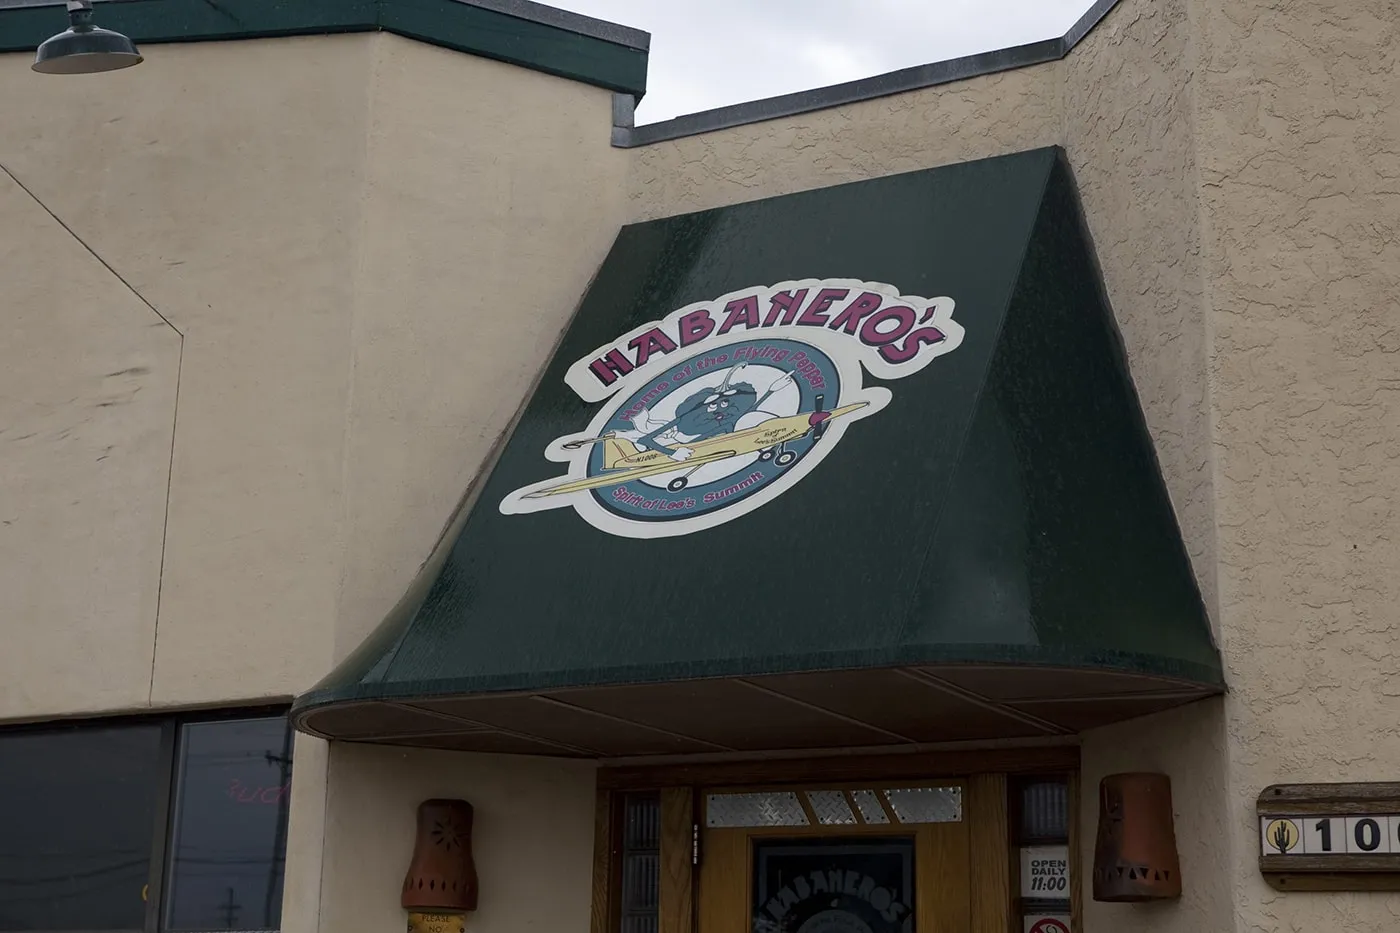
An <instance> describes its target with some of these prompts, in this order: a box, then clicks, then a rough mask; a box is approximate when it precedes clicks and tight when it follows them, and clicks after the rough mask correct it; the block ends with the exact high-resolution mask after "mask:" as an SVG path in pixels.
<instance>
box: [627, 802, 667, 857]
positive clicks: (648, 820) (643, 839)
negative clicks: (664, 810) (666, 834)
mask: <svg viewBox="0 0 1400 933" xmlns="http://www.w3.org/2000/svg"><path fill="white" fill-rule="evenodd" d="M623 823H624V830H625V831H624V832H623V834H622V845H623V847H624V848H626V849H631V850H637V849H657V848H659V847H660V845H661V798H660V795H659V794H628V795H627V798H626V800H625V802H624V803H623Z"/></svg>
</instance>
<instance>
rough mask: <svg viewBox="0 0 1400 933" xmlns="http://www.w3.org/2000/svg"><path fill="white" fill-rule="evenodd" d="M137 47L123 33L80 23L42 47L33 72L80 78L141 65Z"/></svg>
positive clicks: (36, 56) (35, 60)
mask: <svg viewBox="0 0 1400 933" xmlns="http://www.w3.org/2000/svg"><path fill="white" fill-rule="evenodd" d="M141 61H142V56H141V53H140V52H138V51H137V50H136V43H134V42H132V41H131V40H130V39H128V38H127V37H126V36H124V35H122V34H121V33H119V32H112V31H111V30H110V29H102V28H99V27H97V26H94V25H92V24H91V23H82V22H76V23H74V25H72V26H71V27H69V28H68V29H65V30H64V31H63V32H61V33H59V34H58V35H56V36H54V37H52V38H50V39H47V40H45V41H44V44H43V45H41V46H39V51H38V53H37V54H36V55H35V56H34V64H33V66H32V67H33V68H34V70H35V71H38V72H40V73H42V74H50V75H78V74H92V73H94V72H98V71H115V70H116V69H118V68H129V67H131V66H132V65H139V64H140V63H141Z"/></svg>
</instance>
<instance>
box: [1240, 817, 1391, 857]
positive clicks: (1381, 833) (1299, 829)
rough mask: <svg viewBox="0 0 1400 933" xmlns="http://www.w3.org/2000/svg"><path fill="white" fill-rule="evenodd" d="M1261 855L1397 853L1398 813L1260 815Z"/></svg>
mask: <svg viewBox="0 0 1400 933" xmlns="http://www.w3.org/2000/svg"><path fill="white" fill-rule="evenodd" d="M1259 832H1260V842H1261V844H1262V846H1263V849H1264V854H1265V855H1392V854H1400V816H1281V817H1261V818H1260V820H1259Z"/></svg>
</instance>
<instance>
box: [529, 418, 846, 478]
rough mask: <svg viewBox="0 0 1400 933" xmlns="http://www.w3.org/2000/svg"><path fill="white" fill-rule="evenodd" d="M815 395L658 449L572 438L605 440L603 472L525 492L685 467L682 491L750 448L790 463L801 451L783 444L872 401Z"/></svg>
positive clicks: (821, 430) (608, 438)
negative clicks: (680, 454) (761, 417)
mask: <svg viewBox="0 0 1400 933" xmlns="http://www.w3.org/2000/svg"><path fill="white" fill-rule="evenodd" d="M814 401H815V403H816V404H815V405H814V406H813V408H814V410H813V411H810V412H799V413H798V414H795V415H788V416H787V417H782V418H770V419H768V420H767V421H765V422H763V423H762V424H759V425H756V426H754V427H752V428H745V429H743V430H740V431H733V432H730V433H727V434H720V435H718V436H716V437H711V438H707V439H704V440H696V441H691V442H689V443H686V444H677V445H675V446H666V445H659V449H648V450H643V449H642V448H640V447H638V446H637V445H636V444H634V443H633V442H632V441H630V440H628V439H627V438H624V437H619V436H617V435H616V434H613V433H608V434H604V435H603V436H602V437H593V438H588V439H587V440H581V441H573V442H572V443H569V444H565V445H564V446H565V447H566V448H568V449H570V450H576V449H578V448H579V447H584V446H587V445H590V444H602V445H603V471H604V472H602V473H600V474H598V475H597V476H590V477H588V478H587V479H579V480H569V481H568V482H563V483H559V484H557V485H554V486H547V487H545V488H544V489H537V490H535V491H534V492H531V493H527V494H526V496H525V498H527V499H540V498H543V497H545V496H562V495H566V494H568V493H571V492H581V491H583V490H585V489H600V488H602V487H604V486H615V485H617V484H618V483H625V482H627V481H628V480H634V479H644V478H646V477H648V476H659V475H661V474H663V473H675V472H676V471H678V470H684V471H685V473H684V474H682V475H681V476H677V477H675V478H674V479H672V480H671V481H670V482H668V483H667V484H666V489H667V490H669V491H670V492H680V491H681V490H682V489H684V488H685V487H686V486H687V485H688V484H689V482H690V475H691V474H692V473H694V472H695V471H696V470H698V469H700V468H701V467H702V466H707V465H709V464H711V463H716V462H718V461H720V460H728V459H731V458H733V457H742V456H745V455H747V454H752V453H757V454H758V459H759V460H760V461H763V462H767V461H769V460H772V461H773V462H774V463H776V464H777V465H778V466H779V467H787V466H790V465H791V464H792V463H793V461H795V460H796V459H797V454H796V453H794V452H793V451H791V450H787V449H786V447H785V445H787V444H788V443H791V442H792V441H796V440H799V439H801V438H803V437H806V436H807V435H808V434H809V433H810V434H811V435H812V436H813V439H814V440H821V438H822V435H824V434H825V433H826V430H827V427H828V426H829V425H830V424H831V422H832V421H835V420H836V419H837V418H844V417H845V416H846V415H849V414H851V413H852V412H855V411H859V410H860V409H862V408H864V407H866V406H867V405H868V404H870V403H869V402H856V403H855V404H853V405H845V406H843V407H841V408H836V409H833V410H831V411H826V410H824V409H823V408H822V402H823V397H822V396H820V395H818V396H817V397H816V399H815V400H814ZM681 447H685V448H686V449H688V450H690V451H691V455H690V456H689V457H688V458H687V459H685V460H676V459H675V458H674V457H672V454H673V453H675V452H676V451H677V450H679V449H680V448H681Z"/></svg>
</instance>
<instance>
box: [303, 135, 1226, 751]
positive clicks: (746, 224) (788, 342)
mask: <svg viewBox="0 0 1400 933" xmlns="http://www.w3.org/2000/svg"><path fill="white" fill-rule="evenodd" d="M541 274H548V270H541ZM503 313H504V312H503ZM516 313H527V312H526V311H525V310H520V309H517V312H516ZM1222 689H1223V678H1222V671H1221V665H1220V660H1219V655H1218V652H1217V650H1216V647H1215V645H1214V643H1213V641H1212V637H1211V631H1210V625H1209V621H1208V619H1207V616H1206V613H1205V610H1204V607H1203V604H1202V600H1201V596H1200V593H1199V590H1198V588H1197V585H1196V582H1195V579H1194V577H1193V575H1192V571H1191V566H1190V563H1189V561H1188V559H1187V555H1186V549H1185V547H1184V546H1183V543H1182V540H1181V536H1180V532H1179V530H1178V526H1177V522H1176V519H1175V516H1174V513H1173V511H1172V507H1171V503H1170V501H1169V499H1168V496H1167V492H1166V489H1165V486H1164V484H1163V482H1162V479H1161V476H1160V473H1159V470H1158V466H1157V463H1156V460H1155V456H1154V452H1153V447H1152V442H1151V439H1150V437H1149V435H1148V432H1147V428H1146V425H1145V422H1144V419H1143V416H1142V413H1141V410H1140V407H1139V404H1138V401H1137V398H1136V395H1135V392H1134V388H1133V384H1132V381H1131V378H1130V376H1129V373H1128V365H1127V360H1126V356H1125V353H1124V350H1123V346H1122V341H1121V339H1120V337H1119V335H1118V332H1117V329H1116V325H1115V323H1114V319H1113V316H1112V313H1111V311H1110V309H1109V307H1108V302H1107V299H1106V297H1105V292H1104V288H1103V285H1102V281H1101V279H1100V275H1099V272H1098V269H1097V266H1096V263H1095V260H1094V256H1093V252H1092V247H1091V245H1090V241H1089V237H1088V234H1087V230H1086V227H1085V224H1084V220H1083V216H1082V212H1081V210H1080V206H1079V202H1078V197H1077V193H1076V191H1075V188H1074V184H1073V179H1072V176H1071V173H1070V171H1069V169H1068V167H1067V165H1066V163H1065V160H1064V157H1063V153H1062V152H1060V151H1059V150H1058V149H1041V150H1036V151H1032V152H1026V153H1020V154H1016V155H1011V156H1004V157H999V158H994V159H986V160H981V161H977V162H970V163H965V164H961V165H954V166H949V167H945V168H938V169H932V170H927V171H920V172H912V173H908V174H903V175H897V176H892V177H886V178H880V179H875V180H871V181H864V182H856V183H852V184H845V185H839V186H835V187H830V188H825V189H820V190H816V191H808V192H802V193H799V194H793V195H787V196H783V197H777V198H769V199H766V200H761V201H756V202H752V203H747V204H740V205H735V206H731V207H726V208H720V209H716V210H710V211H703V212H699V213H694V214H687V215H683V216H678V217H672V218H667V219H663V220H657V221H651V222H647V223H640V224H634V225H630V226H628V227H625V228H624V229H623V230H622V231H621V233H620V234H619V236H618V238H617V241H616V243H615V244H614V246H613V249H612V251H611V253H610V254H609V256H608V258H607V259H606V261H605V262H604V263H603V266H602V267H601V269H600V270H599V273H598V275H597V277H596V279H595V280H594V282H593V284H592V286H591V287H590V288H589V290H588V293H587V295H586V296H585V297H584V299H583V301H582V303H581V305H580V307H579V310H578V312H577V314H576V316H575V318H574V320H573V321H572V323H571V324H570V325H569V327H568V329H567V330H566V332H565V333H564V334H563V337H562V340H561V342H560V345H559V347H558V349H557V351H556V353H555V356H554V358H553V359H552V360H551V361H550V362H549V364H548V366H547V367H546V369H545V371H544V373H543V376H542V378H541V381H540V383H539V385H538V387H537V388H536V389H535V391H534V393H533V395H532V396H531V398H530V399H529V401H528V402H527V404H526V406H525V407H524V409H523V410H522V413H521V415H520V418H519V419H518V422H517V424H516V425H515V426H514V428H513V430H512V432H511V433H510V434H509V437H508V439H507V440H506V441H505V443H504V444H503V445H502V447H501V449H500V450H499V451H498V456H497V459H496V460H495V462H494V463H493V464H492V465H491V466H490V467H489V469H488V470H486V471H484V472H483V474H482V477H481V478H480V479H479V481H478V483H477V485H476V487H475V488H474V489H473V490H472V491H471V493H470V494H469V495H468V497H467V498H466V499H465V500H464V503H463V506H462V508H461V510H460V512H459V514H458V516H457V517H456V518H455V519H454V520H453V522H452V523H451V525H450V526H449V528H448V531H447V532H446V534H445V535H444V537H443V539H442V541H441V543H440V545H439V547H438V549H437V551H436V553H435V554H434V556H433V558H432V559H431V560H430V561H429V562H428V563H427V564H426V565H425V567H424V568H423V571H422V572H421V574H420V577H419V580H418V582H417V583H416V584H415V585H414V588H413V590H412V591H411V592H410V593H409V594H408V595H407V596H406V597H405V598H404V600H403V601H402V602H401V604H400V605H399V607H398V609H396V610H395V612H394V613H393V614H392V615H391V617H390V618H389V619H388V620H386V621H385V623H384V624H383V625H382V626H381V627H380V629H379V630H378V631H377V632H376V633H375V634H374V635H373V636H372V637H371V638H370V639H369V640H368V641H367V642H366V643H365V644H364V645H363V646H361V648H360V649H359V650H358V651H357V652H356V653H355V654H354V655H353V656H351V657H350V658H349V659H347V660H346V661H345V662H344V663H343V664H341V665H340V667H339V668H337V669H336V670H335V671H334V672H333V673H332V674H331V675H330V676H328V677H327V678H325V679H324V680H323V681H322V682H321V683H320V684H318V685H317V686H316V687H315V688H314V689H313V690H312V691H310V692H309V693H308V694H306V695H305V696H303V697H301V698H300V699H299V700H298V701H297V703H296V705H295V708H294V713H293V714H294V717H295V720H296V723H297V725H298V727H299V728H300V729H302V730H304V731H306V732H309V733H312V734H315V735H320V736H324V737H327V738H334V739H347V740H356V741H373V742H388V743H396V744H410V745H421V746H430V747H440V748H461V749H473V750H484V751H519V752H534V753H542V754H558V755H578V756H589V757H612V756H631V755H646V754H657V753H688V752H713V751H730V750H737V751H744V750H764V749H780V748H813V747H822V746H842V747H850V746H862V745H870V746H876V745H881V746H884V745H899V744H907V743H923V742H933V741H944V740H954V739H976V738H993V737H1014V736H1041V735H1050V736H1053V735H1061V734H1067V733H1073V732H1076V731H1079V730H1081V729H1084V728H1089V727H1092V726H1096V725H1102V724H1106V723H1109V722H1114V721H1118V720H1122V719H1127V718H1131V717H1133V716H1138V715H1142V714H1145V713H1149V712H1155V711H1157V710H1160V709H1165V708H1168V707H1171V706H1175V705H1179V704H1182V703H1186V702H1190V701H1192V700H1195V699H1199V698H1201V697H1203V696H1207V695H1210V694H1215V693H1219V692H1221V691H1222Z"/></svg>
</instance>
